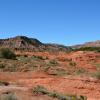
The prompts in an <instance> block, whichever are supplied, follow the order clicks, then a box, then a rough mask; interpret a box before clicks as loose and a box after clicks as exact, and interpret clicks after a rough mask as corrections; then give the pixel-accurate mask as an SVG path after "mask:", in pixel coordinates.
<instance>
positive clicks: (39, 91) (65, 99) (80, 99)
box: [33, 86, 87, 100]
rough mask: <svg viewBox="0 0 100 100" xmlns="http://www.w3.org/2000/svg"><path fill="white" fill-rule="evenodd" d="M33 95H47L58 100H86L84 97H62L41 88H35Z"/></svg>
mask: <svg viewBox="0 0 100 100" xmlns="http://www.w3.org/2000/svg"><path fill="white" fill-rule="evenodd" d="M33 93H34V94H37V95H38V94H42V95H47V96H50V97H53V98H57V99H58V100H87V98H86V97H84V96H76V95H63V94H60V93H57V92H55V91H54V92H50V91H48V90H47V89H46V88H45V87H43V86H36V87H35V88H34V89H33Z"/></svg>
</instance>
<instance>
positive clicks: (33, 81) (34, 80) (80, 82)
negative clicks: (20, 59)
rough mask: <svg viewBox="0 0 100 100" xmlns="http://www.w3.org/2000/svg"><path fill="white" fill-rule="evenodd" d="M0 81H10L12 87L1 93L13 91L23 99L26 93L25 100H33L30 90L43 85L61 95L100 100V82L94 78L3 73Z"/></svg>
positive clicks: (7, 87) (2, 89) (3, 89)
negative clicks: (74, 95)
mask: <svg viewBox="0 0 100 100" xmlns="http://www.w3.org/2000/svg"><path fill="white" fill-rule="evenodd" d="M0 80H3V81H8V82H9V83H10V84H11V87H10V86H6V87H5V88H2V87H0V91H1V92H3V91H5V90H10V91H11V90H13V91H16V94H17V95H20V96H21V97H22V96H24V95H25V93H26V95H25V97H24V98H29V99H24V100H31V96H30V95H32V94H31V92H30V90H31V89H32V88H33V87H35V86H36V85H42V86H44V87H46V88H47V89H48V90H50V91H54V90H55V91H57V92H59V93H64V94H78V95H84V96H87V97H88V100H100V80H97V79H94V78H89V77H84V76H83V77H82V76H81V77H79V76H67V77H57V76H51V75H47V74H46V73H39V72H36V73H33V72H27V73H24V72H14V73H9V72H3V73H0ZM22 98H23V97H22ZM35 98H36V97H35ZM32 100H42V99H32ZM44 100H51V99H44Z"/></svg>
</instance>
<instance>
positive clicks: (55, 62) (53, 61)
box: [49, 59, 58, 65]
mask: <svg viewBox="0 0 100 100" xmlns="http://www.w3.org/2000/svg"><path fill="white" fill-rule="evenodd" d="M49 64H52V65H57V64H58V62H57V61H56V60H54V59H53V60H50V61H49Z"/></svg>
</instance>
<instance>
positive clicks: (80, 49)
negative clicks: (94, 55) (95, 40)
mask: <svg viewBox="0 0 100 100" xmlns="http://www.w3.org/2000/svg"><path fill="white" fill-rule="evenodd" d="M74 51H96V52H100V47H81V48H78V49H75V50H74Z"/></svg>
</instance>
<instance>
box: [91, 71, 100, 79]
mask: <svg viewBox="0 0 100 100" xmlns="http://www.w3.org/2000/svg"><path fill="white" fill-rule="evenodd" d="M92 76H93V77H96V78H97V79H100V71H98V72H96V73H94V74H92Z"/></svg>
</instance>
